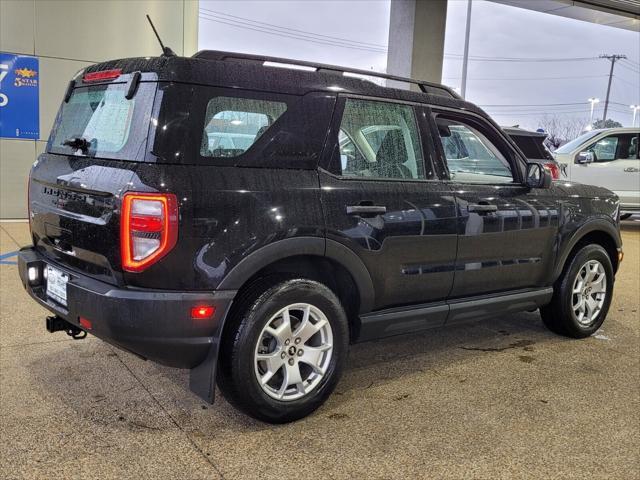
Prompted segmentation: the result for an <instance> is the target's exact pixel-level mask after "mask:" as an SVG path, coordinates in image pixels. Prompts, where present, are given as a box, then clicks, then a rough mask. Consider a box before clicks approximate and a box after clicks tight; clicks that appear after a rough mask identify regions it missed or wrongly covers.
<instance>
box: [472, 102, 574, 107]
mask: <svg viewBox="0 0 640 480" xmlns="http://www.w3.org/2000/svg"><path fill="white" fill-rule="evenodd" d="M569 105H585V102H574V103H529V104H523V103H518V104H514V103H502V104H498V103H496V104H485V105H480V106H481V107H566V106H569Z"/></svg>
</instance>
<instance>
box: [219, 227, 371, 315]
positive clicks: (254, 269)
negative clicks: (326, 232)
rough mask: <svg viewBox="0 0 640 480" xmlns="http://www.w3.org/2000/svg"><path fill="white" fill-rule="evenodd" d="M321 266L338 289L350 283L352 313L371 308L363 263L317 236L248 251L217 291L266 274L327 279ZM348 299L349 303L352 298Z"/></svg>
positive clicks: (356, 257) (366, 273) (246, 282)
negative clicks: (332, 275) (354, 307)
mask: <svg viewBox="0 0 640 480" xmlns="http://www.w3.org/2000/svg"><path fill="white" fill-rule="evenodd" d="M323 267H331V268H333V269H334V270H335V272H337V273H338V277H337V278H336V281H337V283H338V286H340V283H341V282H342V283H343V284H344V283H348V281H351V282H352V283H353V286H354V287H355V289H356V292H357V297H358V298H357V307H358V308H357V310H356V312H355V313H356V314H358V313H366V312H369V311H371V310H372V309H373V305H374V290H373V281H372V280H371V275H370V274H369V271H368V270H367V268H366V267H365V265H364V263H362V261H361V260H360V258H358V256H357V255H356V254H355V253H354V252H353V251H352V250H351V249H349V248H347V247H346V246H344V245H342V244H340V243H338V242H336V241H334V240H328V239H324V238H319V237H296V238H288V239H284V240H279V241H277V242H274V243H271V244H269V245H266V246H264V247H262V248H260V249H258V250H256V251H255V252H252V253H251V254H249V255H248V256H247V257H246V258H244V259H243V260H241V261H240V262H239V263H238V264H237V265H236V266H235V267H233V269H232V270H231V271H230V272H229V273H228V274H227V275H226V276H225V278H224V279H223V280H222V282H220V285H219V286H218V289H219V290H241V289H243V288H246V286H247V285H248V283H251V282H252V281H253V280H254V279H256V278H259V277H261V276H264V274H270V273H291V274H304V273H308V274H311V276H312V277H315V279H327V278H328V277H327V273H328V272H327V269H326V268H323ZM329 270H330V269H329ZM347 275H348V277H349V279H350V280H347V277H346V276H347ZM312 279H313V278H312ZM329 283H331V282H329ZM343 286H345V285H343ZM339 296H340V295H339ZM345 299H347V298H345ZM341 300H342V298H341ZM348 300H350V302H349V303H353V301H352V299H348Z"/></svg>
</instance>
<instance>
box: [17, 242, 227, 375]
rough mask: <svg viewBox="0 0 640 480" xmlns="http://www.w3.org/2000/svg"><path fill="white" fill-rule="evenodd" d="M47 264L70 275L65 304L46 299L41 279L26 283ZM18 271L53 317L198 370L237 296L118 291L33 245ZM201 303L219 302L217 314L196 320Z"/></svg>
mask: <svg viewBox="0 0 640 480" xmlns="http://www.w3.org/2000/svg"><path fill="white" fill-rule="evenodd" d="M46 263H49V264H51V265H52V266H54V267H56V268H58V269H60V270H62V271H64V272H65V273H67V274H68V275H69V276H70V279H69V283H68V284H67V307H64V306H62V305H60V304H59V303H57V302H55V301H53V300H51V299H50V298H47V295H46V288H45V284H44V282H43V281H42V280H40V281H39V282H36V283H35V284H33V285H32V284H30V282H29V281H28V277H27V271H28V268H29V267H36V268H38V269H39V271H40V275H39V278H40V279H42V268H43V267H44V265H45V264H46ZM18 270H19V272H20V279H21V280H22V284H23V286H24V287H25V289H26V290H27V292H28V293H29V295H31V297H32V298H33V299H34V300H36V301H37V302H38V303H39V304H40V305H42V306H43V307H45V308H46V309H48V310H49V311H51V312H52V313H54V314H55V315H57V316H59V317H62V318H64V319H65V320H66V321H67V322H69V323H71V324H73V325H76V326H77V327H78V328H81V329H82V330H86V331H87V332H88V333H91V334H93V335H95V336H96V337H98V338H100V339H102V340H104V341H106V342H108V343H111V344H113V345H116V346H118V347H120V348H123V349H125V350H128V351H130V352H133V353H135V354H136V355H139V356H141V357H143V358H146V359H150V360H154V361H156V362H158V363H162V364H164V365H168V366H171V367H177V368H194V367H196V366H197V365H199V364H202V363H203V362H205V361H206V360H207V359H209V361H211V359H212V357H213V359H215V357H216V356H217V351H218V344H219V337H220V334H221V332H222V325H223V323H224V318H225V316H226V314H227V311H228V310H229V307H230V305H231V302H232V301H233V297H234V295H235V291H216V292H176V291H161V290H145V289H127V288H124V289H119V288H117V287H115V286H113V285H110V284H107V283H104V282H100V281H97V280H95V279H92V278H90V277H88V276H85V275H82V274H78V273H77V272H75V271H71V270H68V269H66V268H64V267H60V266H59V265H56V264H54V263H52V262H50V261H49V260H46V261H45V259H44V257H42V255H40V254H39V253H38V252H37V251H36V250H35V249H33V248H25V249H22V250H21V251H20V253H19V255H18ZM198 305H213V306H215V313H214V315H213V317H212V318H210V319H206V320H194V319H192V318H191V308H192V307H195V306H198ZM79 317H84V318H86V319H88V320H90V321H91V329H90V330H88V329H84V328H83V327H82V326H81V325H80V322H79ZM213 368H215V360H214V365H213ZM211 374H212V375H213V374H214V372H211Z"/></svg>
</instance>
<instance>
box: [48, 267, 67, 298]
mask: <svg viewBox="0 0 640 480" xmlns="http://www.w3.org/2000/svg"><path fill="white" fill-rule="evenodd" d="M45 268H46V271H47V297H49V298H50V299H51V300H53V301H55V302H57V303H59V304H60V305H64V306H65V307H66V306H67V284H68V283H69V275H68V274H66V273H64V272H63V271H61V270H58V269H57V268H55V267H52V266H51V265H47V266H46V267H45Z"/></svg>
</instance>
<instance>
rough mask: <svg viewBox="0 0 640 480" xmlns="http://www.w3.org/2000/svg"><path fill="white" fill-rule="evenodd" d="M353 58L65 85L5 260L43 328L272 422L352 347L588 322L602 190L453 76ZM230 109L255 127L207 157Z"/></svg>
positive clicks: (590, 329) (616, 240)
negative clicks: (97, 342) (559, 166)
mask: <svg viewBox="0 0 640 480" xmlns="http://www.w3.org/2000/svg"><path fill="white" fill-rule="evenodd" d="M274 64H275V66H274ZM278 64H285V65H290V64H299V65H303V66H305V67H307V69H306V70H301V69H290V68H277V65H278ZM280 66H283V65H280ZM345 72H348V73H359V74H365V75H371V72H360V71H357V70H349V69H344V68H341V67H336V66H331V65H321V64H313V63H308V62H298V61H294V60H285V59H279V58H271V57H259V56H252V55H244V54H233V53H226V52H216V51H202V52H199V53H197V54H196V55H195V56H194V57H192V58H181V57H176V56H163V57H159V58H148V59H145V58H136V59H123V60H114V61H108V62H104V63H100V64H96V65H92V66H89V67H87V68H86V69H85V70H84V71H83V72H81V73H80V74H79V75H78V76H76V77H75V78H74V79H73V80H72V81H71V83H70V85H69V87H68V89H67V91H66V94H65V96H64V100H63V102H62V105H61V107H60V110H59V113H58V116H57V118H56V121H55V124H54V126H53V129H52V131H51V135H50V137H49V141H48V143H47V146H46V149H45V152H44V153H43V154H41V155H40V156H39V157H38V159H37V160H36V162H35V163H34V165H33V168H32V170H31V173H30V179H29V220H30V228H31V237H32V242H33V244H32V245H30V246H28V247H25V248H23V249H22V250H21V251H20V253H19V272H20V277H21V279H22V282H23V285H24V287H25V288H26V290H27V291H28V293H29V294H30V295H31V297H33V299H35V301H37V302H38V303H39V304H40V305H42V306H43V307H45V308H46V309H48V310H49V311H50V312H51V316H49V317H48V318H47V322H46V324H47V329H48V330H49V331H50V332H55V331H66V332H67V333H68V334H70V335H71V336H73V337H74V338H81V337H84V336H86V334H87V333H91V334H93V335H95V336H97V337H99V338H101V339H103V340H105V341H107V342H109V343H111V344H113V345H116V346H118V347H121V348H123V349H125V350H128V351H130V352H133V353H135V354H136V355H139V356H141V357H143V358H147V359H151V360H154V361H157V362H160V363H163V364H166V365H170V366H173V367H179V368H188V369H190V388H191V389H192V390H193V391H194V392H195V393H196V394H198V395H199V396H200V397H202V398H203V399H204V400H206V401H208V402H213V399H214V391H215V385H216V381H217V383H218V385H219V386H220V388H221V390H222V393H223V394H224V395H225V396H226V398H228V399H229V400H230V401H231V402H232V403H233V404H234V405H236V406H238V407H239V408H241V409H242V410H244V411H245V412H247V413H248V414H250V415H253V416H254V417H256V418H259V419H262V420H265V421H268V422H287V421H292V420H296V419H299V418H301V417H304V416H305V415H308V414H309V413H311V412H313V411H314V410H315V409H316V408H318V407H319V406H320V405H321V404H322V403H323V402H324V401H325V400H326V399H327V397H328V396H329V395H330V394H331V392H332V391H333V389H334V388H335V386H336V384H337V382H338V380H339V378H340V375H341V373H342V371H343V369H344V367H345V363H346V361H347V352H348V346H349V344H350V343H353V342H360V341H365V340H371V339H377V338H381V337H386V336H390V335H397V334H402V333H411V332H416V331H421V330H424V329H428V328H431V327H441V326H443V325H450V324H456V323H459V322H463V321H468V320H479V319H484V318H488V317H492V316H494V315H497V314H504V313H512V312H517V311H524V310H530V311H531V310H535V309H538V308H539V309H540V313H541V316H542V320H543V322H544V324H545V325H547V327H549V328H550V329H551V330H552V331H554V332H556V333H559V334H562V335H566V336H569V337H573V338H582V337H586V336H588V335H591V334H592V333H594V332H595V331H596V330H597V329H598V328H599V327H600V325H602V322H603V321H604V319H605V317H606V315H607V311H608V309H609V305H610V302H611V297H612V294H613V284H614V275H615V272H616V270H617V269H618V265H619V263H620V261H621V260H622V245H621V239H620V234H619V224H618V213H617V212H618V199H617V197H616V196H615V195H614V194H613V193H611V192H610V191H608V190H606V189H604V188H599V187H591V186H584V185H579V184H573V183H570V182H566V183H565V182H562V183H561V182H553V183H552V182H551V177H550V175H549V173H548V172H547V170H545V169H544V168H542V167H541V166H540V165H539V164H538V163H531V162H528V161H527V160H526V159H525V158H524V157H523V156H522V153H521V152H520V151H519V150H518V149H516V148H515V147H514V146H513V144H512V142H511V141H510V140H509V139H508V137H507V136H506V134H505V133H504V132H503V131H502V130H501V129H500V127H499V126H498V125H496V123H494V122H493V121H492V120H491V118H490V117H488V116H487V114H486V113H484V112H483V111H482V110H481V109H479V108H478V107H476V106H475V105H473V104H471V103H468V102H465V101H464V100H462V99H461V98H460V97H459V96H458V95H457V94H455V93H454V92H453V91H451V90H449V89H448V88H446V87H443V86H441V85H437V84H431V83H426V82H419V81H415V80H410V79H403V78H400V77H395V76H391V75H382V74H376V75H377V76H379V77H384V78H387V79H392V80H395V81H405V82H409V83H414V84H416V85H417V86H418V88H419V89H420V91H419V92H417V91H411V90H401V89H393V88H385V87H382V86H380V85H377V84H376V83H374V82H369V81H367V80H365V79H362V78H357V77H354V76H352V75H351V76H350V75H344V73H345ZM240 118H244V120H242V121H243V122H246V124H244V125H243V134H245V135H248V134H250V135H253V141H252V142H247V143H245V144H236V143H235V142H234V143H233V145H228V146H225V144H224V143H223V142H219V143H218V144H217V146H216V148H215V149H214V150H212V149H211V148H210V145H211V138H212V136H213V137H214V138H215V135H216V132H218V131H219V132H223V133H224V132H227V133H228V132H230V131H232V130H231V126H230V125H231V122H232V121H234V120H238V119H240ZM212 119H216V121H212ZM236 123H237V122H236ZM451 143H455V145H453V146H451V145H450V144H451ZM51 368H53V369H55V368H56V366H55V363H53V364H52V365H51Z"/></svg>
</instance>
